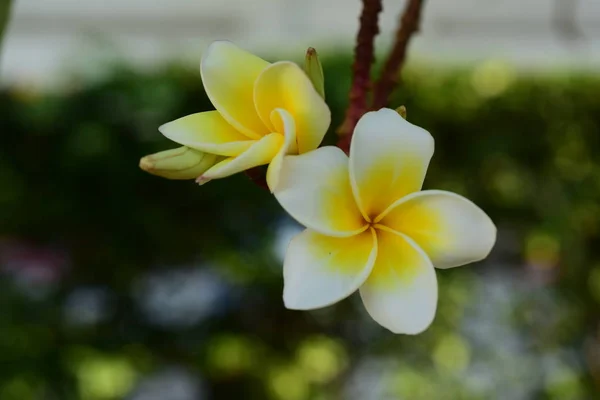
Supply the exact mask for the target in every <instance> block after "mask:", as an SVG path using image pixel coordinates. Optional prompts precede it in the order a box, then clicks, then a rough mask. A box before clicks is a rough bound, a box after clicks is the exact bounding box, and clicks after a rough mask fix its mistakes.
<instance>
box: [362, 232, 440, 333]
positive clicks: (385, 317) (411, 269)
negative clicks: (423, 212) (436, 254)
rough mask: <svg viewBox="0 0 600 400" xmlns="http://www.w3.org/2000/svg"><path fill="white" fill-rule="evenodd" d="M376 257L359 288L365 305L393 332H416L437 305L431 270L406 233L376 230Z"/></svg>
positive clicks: (373, 315)
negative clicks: (369, 273)
mask: <svg viewBox="0 0 600 400" xmlns="http://www.w3.org/2000/svg"><path fill="white" fill-rule="evenodd" d="M377 242H378V244H377V245H378V251H377V259H376V261H375V265H374V267H373V270H372V271H371V275H370V276H369V278H368V279H367V281H366V282H365V283H364V284H363V285H362V286H361V288H360V295H361V298H362V300H363V303H364V305H365V308H366V309H367V311H368V312H369V314H370V315H371V317H373V319H374V320H375V321H377V322H378V323H379V324H380V325H382V326H384V327H385V328H387V329H389V330H390V331H392V332H394V333H405V334H417V333H420V332H422V331H424V330H425V329H426V328H427V327H428V326H429V325H430V324H431V322H432V321H433V318H434V316H435V310H436V306H437V280H436V276H435V270H434V268H433V265H432V264H431V261H430V260H429V258H428V257H427V255H426V254H425V252H424V251H423V250H422V249H421V248H419V246H418V245H417V244H416V243H415V242H414V241H413V240H412V239H410V238H409V237H407V236H406V235H403V234H400V233H396V232H392V231H388V230H382V229H378V230H377Z"/></svg>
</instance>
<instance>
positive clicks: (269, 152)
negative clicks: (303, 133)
mask: <svg viewBox="0 0 600 400" xmlns="http://www.w3.org/2000/svg"><path fill="white" fill-rule="evenodd" d="M282 144H283V136H282V135H281V134H279V133H270V134H268V135H267V136H264V137H263V138H261V139H260V140H257V141H255V143H254V144H253V145H252V146H250V148H249V149H248V150H246V151H245V152H243V153H242V154H240V155H239V156H237V157H229V158H226V159H225V160H223V161H221V162H219V163H217V164H215V166H213V167H212V168H210V169H209V170H208V171H206V172H205V173H204V174H202V176H201V177H199V178H198V180H197V181H198V183H206V182H207V181H209V180H211V179H217V178H225V177H227V176H230V175H233V174H237V173H238V172H242V171H245V170H247V169H250V168H254V167H257V166H259V165H265V164H268V163H269V162H271V160H272V159H273V157H275V155H276V154H277V152H278V151H279V149H280V148H281V146H282Z"/></svg>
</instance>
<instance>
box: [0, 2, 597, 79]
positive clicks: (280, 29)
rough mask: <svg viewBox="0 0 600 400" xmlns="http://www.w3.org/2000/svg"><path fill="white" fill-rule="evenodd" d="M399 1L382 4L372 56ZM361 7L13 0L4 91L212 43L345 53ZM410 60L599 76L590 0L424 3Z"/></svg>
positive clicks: (387, 34)
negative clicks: (492, 63)
mask: <svg viewBox="0 0 600 400" xmlns="http://www.w3.org/2000/svg"><path fill="white" fill-rule="evenodd" d="M404 4H405V0H384V13H383V15H382V20H381V25H382V34H381V36H380V38H379V40H378V45H379V47H378V50H379V51H382V50H384V49H385V46H386V45H387V44H389V42H390V39H391V37H392V35H393V31H394V29H395V25H396V20H397V16H398V14H399V13H400V11H401V9H402V8H403V6H404ZM360 7H361V4H360V0H102V1H92V0H15V5H14V7H13V16H12V20H11V22H10V24H9V27H8V32H7V36H6V37H5V41H4V46H3V54H2V59H1V64H0V68H1V69H0V73H1V78H2V79H3V82H4V83H8V82H34V83H42V84H47V83H53V84H55V83H57V82H60V79H58V80H57V77H60V76H64V75H65V72H66V71H81V70H84V69H85V70H93V68H91V69H90V67H93V66H94V64H95V63H97V62H99V61H98V60H105V59H106V58H111V57H115V56H116V57H120V58H121V59H125V60H127V61H128V62H131V63H136V64H139V65H141V66H153V65H156V64H157V63H161V62H164V61H165V60H172V59H182V60H183V61H184V62H186V63H190V65H192V64H195V63H197V62H198V60H199V57H200V53H201V51H202V49H204V48H205V47H206V45H207V44H208V43H210V42H211V41H213V40H215V39H229V40H232V41H234V42H236V43H238V44H240V45H242V46H243V47H246V48H248V49H249V50H252V51H255V52H258V53H262V54H274V53H276V52H277V54H280V55H281V58H284V57H290V56H294V57H299V55H300V54H302V53H303V51H304V50H305V49H306V47H308V46H314V47H316V48H317V49H318V50H320V51H321V52H324V51H328V50H331V51H333V50H338V51H350V50H351V49H352V46H353V43H354V37H355V35H356V31H357V28H358V15H359V12H360ZM411 57H412V58H413V59H415V58H426V59H430V60H433V61H435V62H439V63H471V62H474V61H477V60H481V59H488V58H494V59H500V60H504V61H506V62H509V63H514V64H516V65H518V66H521V67H535V68H562V67H565V66H571V67H573V66H574V67H582V68H596V69H600V68H598V67H600V1H598V0H527V1H523V0H503V1H497V0H451V1H449V0H427V1H426V3H425V11H424V21H423V25H422V31H421V34H420V35H419V36H418V38H417V39H416V40H415V41H414V42H413V45H412V47H411Z"/></svg>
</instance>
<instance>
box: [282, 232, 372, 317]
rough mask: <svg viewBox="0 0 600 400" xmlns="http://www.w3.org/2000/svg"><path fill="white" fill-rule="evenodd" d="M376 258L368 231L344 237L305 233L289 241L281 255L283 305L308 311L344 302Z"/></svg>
mask: <svg viewBox="0 0 600 400" xmlns="http://www.w3.org/2000/svg"><path fill="white" fill-rule="evenodd" d="M376 256H377V237H376V235H375V232H374V230H373V229H372V228H371V229H369V230H367V231H365V232H363V233H360V234H358V235H356V236H352V237H347V238H334V237H330V236H323V235H321V234H319V233H317V232H315V231H312V230H310V229H307V230H305V231H304V232H302V233H300V234H299V235H298V236H296V237H295V238H293V239H292V241H291V243H290V246H289V248H288V250H287V253H286V256H285V261H284V264H283V278H284V283H285V286H284V290H283V300H284V302H285V306H286V307H287V308H290V309H295V310H309V309H314V308H321V307H325V306H328V305H331V304H333V303H336V302H338V301H340V300H342V299H345V298H346V297H348V296H349V295H351V294H352V293H354V292H355V291H356V290H357V289H358V288H359V287H360V285H362V284H363V282H364V281H365V279H367V277H368V276H369V274H370V273H371V269H372V268H373V264H374V262H375V257H376Z"/></svg>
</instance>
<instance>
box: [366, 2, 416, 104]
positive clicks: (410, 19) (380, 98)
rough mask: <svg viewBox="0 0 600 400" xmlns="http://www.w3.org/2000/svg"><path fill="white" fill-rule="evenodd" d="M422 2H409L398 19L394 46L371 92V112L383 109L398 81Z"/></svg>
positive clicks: (414, 31)
mask: <svg viewBox="0 0 600 400" xmlns="http://www.w3.org/2000/svg"><path fill="white" fill-rule="evenodd" d="M423 2H424V1H423V0H409V1H408V3H407V4H406V8H405V9H404V12H403V13H402V16H401V18H400V26H399V27H398V30H397V31H396V39H395V41H394V46H393V47H392V51H391V52H390V54H389V56H388V58H387V60H386V61H385V64H384V67H383V71H382V73H381V77H380V78H379V80H378V81H377V83H376V84H375V87H374V90H373V106H372V109H373V110H379V109H380V108H382V107H385V106H386V105H387V103H388V100H389V97H390V95H391V94H392V92H393V91H394V89H395V88H396V86H397V85H398V83H399V81H400V71H401V70H402V66H403V65H404V61H405V60H406V50H407V48H408V44H409V42H410V39H411V37H412V36H413V34H414V33H416V32H418V30H419V24H420V21H421V10H422V8H423Z"/></svg>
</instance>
